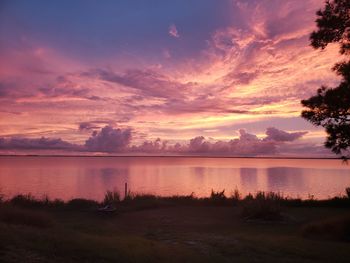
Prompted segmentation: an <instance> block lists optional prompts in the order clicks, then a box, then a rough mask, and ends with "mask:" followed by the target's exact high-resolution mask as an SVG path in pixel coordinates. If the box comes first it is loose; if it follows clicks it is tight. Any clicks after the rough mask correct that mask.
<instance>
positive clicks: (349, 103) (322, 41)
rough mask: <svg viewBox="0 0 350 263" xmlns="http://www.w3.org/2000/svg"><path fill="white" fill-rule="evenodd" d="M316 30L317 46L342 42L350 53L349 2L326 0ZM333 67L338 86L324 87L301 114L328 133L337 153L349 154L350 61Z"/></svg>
mask: <svg viewBox="0 0 350 263" xmlns="http://www.w3.org/2000/svg"><path fill="white" fill-rule="evenodd" d="M317 16H318V18H317V20H316V24H317V27H318V30H317V31H314V32H313V33H312V34H311V36H310V40H311V45H312V46H313V47H314V48H315V49H325V48H326V47H327V45H328V44H330V43H339V44H340V53H341V54H343V55H345V56H349V55H350V1H348V0H333V1H326V4H325V7H324V9H323V10H319V11H318V12H317ZM333 70H334V71H335V72H336V73H337V74H338V75H339V76H340V77H341V82H340V84H339V85H338V86H337V87H335V88H329V87H325V86H322V87H321V88H320V89H318V91H317V94H316V95H315V96H313V97H311V98H309V99H307V100H302V101H301V103H302V105H303V106H304V107H307V108H308V109H307V110H304V111H303V112H302V114H301V115H302V117H303V118H305V119H307V120H308V121H310V122H311V123H313V124H314V125H317V126H322V127H324V128H325V130H326V132H327V139H326V142H325V146H326V147H327V148H330V149H331V150H332V151H333V152H334V153H336V154H341V155H342V157H343V158H344V159H346V158H347V157H349V149H350V148H349V147H350V61H349V60H346V61H343V62H340V63H337V64H336V65H335V66H334V68H333Z"/></svg>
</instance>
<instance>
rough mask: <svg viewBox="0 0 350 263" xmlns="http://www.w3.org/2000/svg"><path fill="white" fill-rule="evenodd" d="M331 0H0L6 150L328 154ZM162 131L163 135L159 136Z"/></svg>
mask: <svg viewBox="0 0 350 263" xmlns="http://www.w3.org/2000/svg"><path fill="white" fill-rule="evenodd" d="M323 5H324V1H323V0H303V1H300V0H285V1H281V0H245V1H243V0H241V1H239V0H221V1H217V0H192V1H189V0H176V1H174V0H173V1H168V0H158V1H156V0H150V1H136V0H135V1H134V0H132V1H130V0H124V1H122V0H121V1H106V0H105V1H91V0H84V1H83V0H81V1H70V0H67V1H64V0H60V1H36V0H32V1H25V0H23V1H16V0H14V1H4V0H3V1H1V2H0V137H1V138H0V153H11V154H12V153H16V154H17V153H19V154H21V153H33V152H48V153H72V152H74V153H85V154H86V153H89V154H95V153H108V154H118V153H123V154H125V153H135V154H139V153H141V154H143V153H144V154H206V155H207V154H208V155H225V156H226V155H232V156H245V155H249V156H260V155H262V156H265V155H268V156H270V155H273V156H303V157H305V156H320V157H327V156H333V155H330V153H329V151H328V150H326V149H324V147H323V141H324V138H325V134H324V132H323V130H322V128H318V127H314V126H312V125H311V124H309V123H307V122H306V121H305V120H303V119H302V118H301V117H300V112H301V110H302V107H301V105H300V100H301V99H305V98H308V97H310V96H311V95H313V94H314V93H315V92H316V90H317V88H319V87H320V86H321V85H328V86H333V85H335V84H336V83H337V82H338V81H339V80H338V78H337V77H336V75H335V74H334V72H332V71H331V68H332V66H333V65H334V64H335V62H336V61H338V60H340V59H341V58H340V55H339V54H338V47H337V46H329V47H327V49H326V50H324V51H319V50H314V49H312V47H311V46H310V43H309V35H310V33H311V32H312V31H313V30H315V22H314V21H315V19H316V15H315V12H316V11H317V10H318V9H320V8H322V7H323ZM158 138H159V139H158Z"/></svg>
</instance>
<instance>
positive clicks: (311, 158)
mask: <svg viewBox="0 0 350 263" xmlns="http://www.w3.org/2000/svg"><path fill="white" fill-rule="evenodd" d="M1 157H85V158H91V157H107V158H110V157H113V158H115V157H122V158H133V157H141V158H155V157H156V158H203V159H204V158H212V159H220V158H224V159H281V160H288V159H290V160H342V159H341V158H337V157H283V156H276V157H272V156H206V155H54V154H43V155H41V154H25V155H16V154H3V155H0V158H1Z"/></svg>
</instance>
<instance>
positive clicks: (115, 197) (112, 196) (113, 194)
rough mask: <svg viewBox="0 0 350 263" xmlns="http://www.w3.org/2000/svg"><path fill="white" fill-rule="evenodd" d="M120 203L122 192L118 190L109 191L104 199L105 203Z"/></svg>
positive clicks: (103, 202)
mask: <svg viewBox="0 0 350 263" xmlns="http://www.w3.org/2000/svg"><path fill="white" fill-rule="evenodd" d="M119 203H120V194H119V192H117V191H109V190H108V191H107V192H106V193H105V196H104V199H103V201H102V204H103V205H114V206H116V205H118V204H119Z"/></svg>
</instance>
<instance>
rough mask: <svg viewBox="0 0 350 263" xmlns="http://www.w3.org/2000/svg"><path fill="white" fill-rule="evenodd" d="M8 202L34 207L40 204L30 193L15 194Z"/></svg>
mask: <svg viewBox="0 0 350 263" xmlns="http://www.w3.org/2000/svg"><path fill="white" fill-rule="evenodd" d="M10 203H11V204H13V205H16V206H22V207H35V206H40V205H41V204H42V203H41V202H40V201H39V200H37V199H36V198H35V197H34V196H33V195H31V194H25V195H23V194H20V195H16V196H14V197H12V198H11V199H10Z"/></svg>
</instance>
